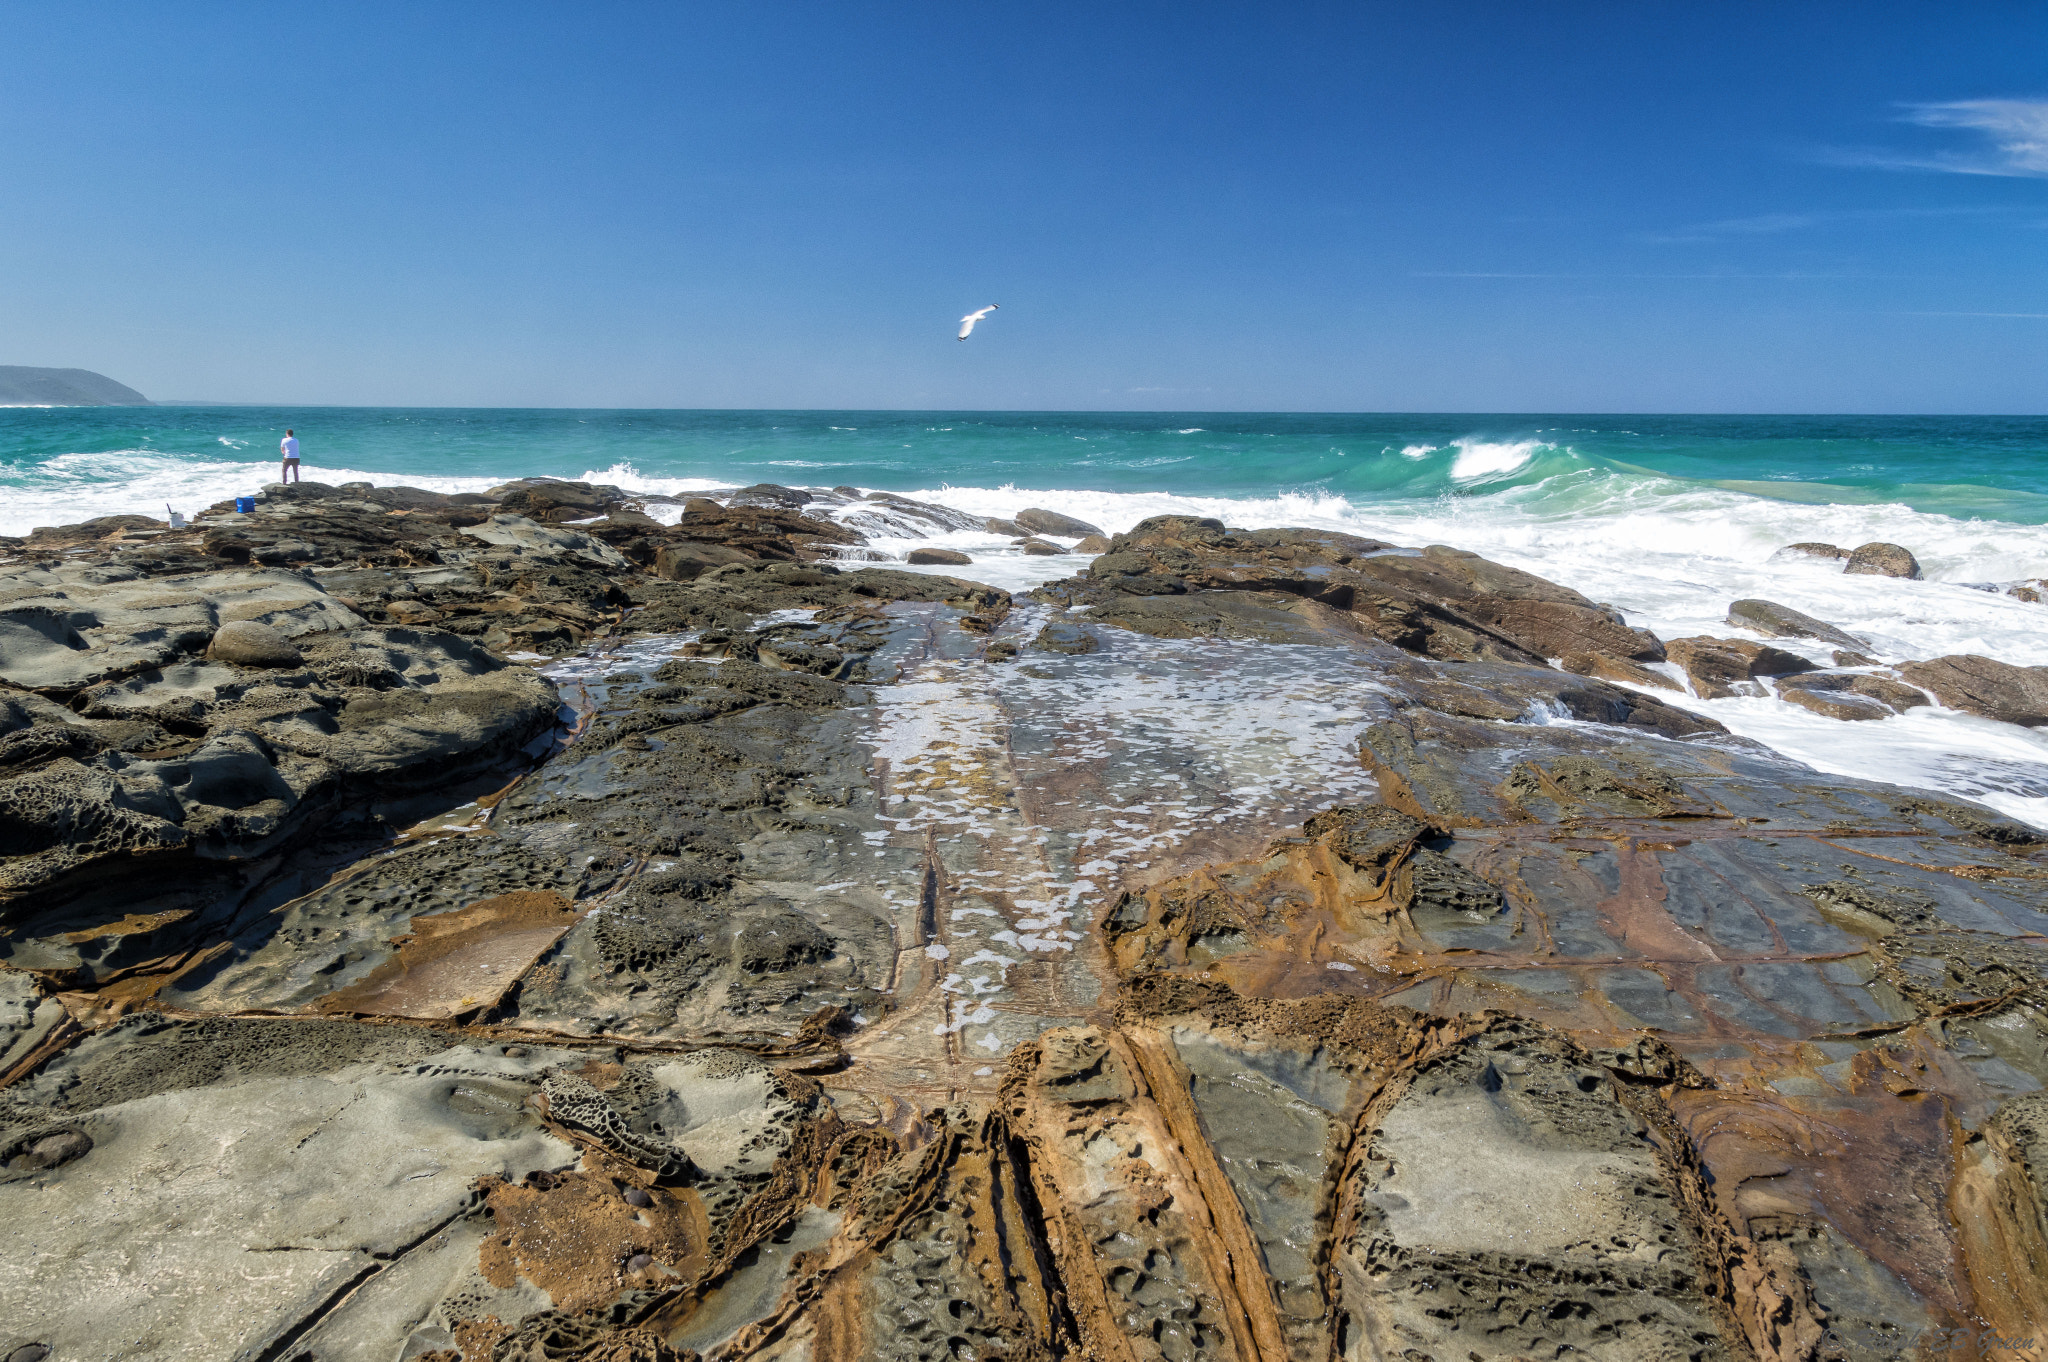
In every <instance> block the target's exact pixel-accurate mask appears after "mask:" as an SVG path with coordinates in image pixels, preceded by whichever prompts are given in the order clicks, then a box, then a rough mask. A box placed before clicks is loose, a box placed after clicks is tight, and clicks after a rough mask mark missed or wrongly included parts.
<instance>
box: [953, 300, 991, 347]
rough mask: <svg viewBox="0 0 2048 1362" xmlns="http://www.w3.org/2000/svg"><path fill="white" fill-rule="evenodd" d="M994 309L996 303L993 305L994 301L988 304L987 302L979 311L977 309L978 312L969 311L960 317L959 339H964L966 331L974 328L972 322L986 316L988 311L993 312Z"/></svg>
mask: <svg viewBox="0 0 2048 1362" xmlns="http://www.w3.org/2000/svg"><path fill="white" fill-rule="evenodd" d="M995 310H996V305H995V304H994V303H990V304H989V305H988V306H987V307H985V308H983V309H982V310H981V311H979V312H970V313H968V314H967V315H966V316H964V317H962V318H961V319H960V339H961V340H966V339H967V333H968V332H970V331H972V330H973V329H974V324H975V323H976V322H978V321H980V320H981V319H982V318H983V317H986V316H987V315H988V314H989V313H991V312H993V311H995Z"/></svg>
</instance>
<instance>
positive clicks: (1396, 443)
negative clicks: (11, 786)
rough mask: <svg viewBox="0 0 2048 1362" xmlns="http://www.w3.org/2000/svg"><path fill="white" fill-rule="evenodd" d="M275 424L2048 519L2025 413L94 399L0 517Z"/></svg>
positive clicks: (358, 457) (580, 454)
mask: <svg viewBox="0 0 2048 1362" xmlns="http://www.w3.org/2000/svg"><path fill="white" fill-rule="evenodd" d="M287 425H290V426H292V427H294V428H296V429H297V431H298V433H299V437H300V439H301V441H302V442H303V445H304V449H305V456H306V464H307V468H308V470H309V472H310V473H311V475H312V476H316V477H317V476H322V472H321V470H347V471H349V472H352V473H357V474H369V475H371V477H372V478H373V480H376V481H379V482H383V481H390V480H406V481H415V482H418V483H420V484H422V485H427V486H438V485H444V484H446V483H447V482H448V481H449V480H462V481H463V482H464V483H465V484H468V483H473V482H475V481H476V480H479V479H481V480H485V481H486V482H495V481H502V480H504V479H507V478H513V477H522V476H528V475H534V474H548V475H553V476H558V477H581V476H585V475H587V474H595V475H604V476H608V479H609V480H611V481H631V480H632V479H633V478H634V477H636V476H637V477H638V478H639V479H641V480H642V481H643V482H646V483H648V485H650V486H651V485H653V484H654V483H656V482H665V481H669V480H690V481H697V482H703V483H728V484H730V483H751V482H763V481H771V482H783V483H797V484H804V483H817V484H827V485H830V484H840V483H852V484H855V485H858V486H862V487H868V488H882V489H887V490H892V491H901V492H909V491H915V490H919V489H927V488H933V487H941V486H948V485H951V486H983V487H996V486H1003V485H1013V486H1016V487H1019V488H1024V489H1032V490H1056V489H1088V490H1093V491H1098V492H1117V493H1144V492H1158V491H1173V492H1178V493H1189V494H1196V495H1204V496H1216V497H1228V498H1262V497H1271V496H1274V495H1278V494H1283V493H1299V494H1325V495H1337V496H1341V497H1344V498H1346V499H1349V500H1352V501H1354V502H1359V501H1368V500H1370V501H1377V500H1384V499H1394V500H1413V499H1427V498H1434V497H1439V496H1443V495H1447V494H1448V495H1453V496H1474V495H1478V496H1484V495H1495V494H1499V493H1502V492H1506V491H1509V490H1511V489H1517V488H1532V487H1538V486H1541V487H1543V488H1544V495H1545V496H1546V497H1549V498H1554V499H1556V500H1557V501H1558V502H1559V504H1560V507H1565V506H1572V507H1579V508H1587V507H1590V506H1592V505H1594V504H1596V503H1599V502H1601V501H1604V500H1610V499H1612V498H1613V497H1614V496H1615V495H1616V494H1617V493H1618V492H1621V491H1623V490H1626V489H1632V488H1637V487H1649V486H1652V485H1654V489H1655V490H1656V491H1658V492H1661V493H1663V494H1666V495H1670V494H1677V493H1682V492H1685V491H1687V490H1691V489H1694V488H1699V487H1718V488H1724V489H1728V490H1733V491H1738V492H1744V493H1747V494H1750V495H1756V496H1761V497H1766V498H1770V499H1774V500H1782V501H1792V502H1799V503H1804V504H1865V505H1868V504H1897V505H1901V506H1905V507H1909V508H1911V509H1914V510H1917V511H1925V512H1932V513H1938V514H1942V515H1947V516H1953V517H1965V518H1968V517H1974V518H1980V519H1991V520H2001V521H2008V522H2013V523H2018V524H2029V525H2038V524H2043V523H2048V419H2044V418H2038V417H2032V418H2030V417H1828V416H1797V417H1784V416H1769V417H1740V416H1737V417H1716V416H1569V415H1497V416H1470V415H1446V416H1430V415H1407V414H1396V415H1328V414H1244V413H1213V412H1169V413H1055V412H955V413H947V412H817V411H792V412H717V411H712V412H700V411H561V410H535V411H506V410H460V409H441V408H435V409H387V408H354V407H329V408H266V407H149V408H111V407H91V408H58V409H34V408H11V409H5V410H0V485H4V486H5V487H6V489H7V490H8V492H9V493H10V494H11V495H10V498H9V499H10V501H12V502H13V508H14V509H13V510H12V511H9V510H4V509H0V520H4V521H5V522H7V523H4V524H0V529H9V528H14V522H16V521H17V520H18V519H19V517H20V515H21V514H23V513H27V512H29V511H32V510H33V511H36V512H38V513H40V512H41V509H42V508H43V507H48V508H49V509H50V511H51V512H54V511H55V510H57V509H58V508H59V507H61V506H67V505H90V506H93V507H99V506H103V505H104V506H107V507H109V508H111V507H112V506H113V505H114V503H116V502H121V501H123V499H124V498H125V500H126V501H127V502H129V503H132V509H135V510H142V511H146V510H148V509H149V508H150V506H151V505H152V504H154V495H153V494H154V492H156V491H159V490H161V491H164V492H166V493H172V492H175V491H177V490H180V489H181V485H183V484H190V490H191V491H193V492H198V491H200V490H201V484H203V483H206V482H209V481H211V479H209V478H207V477H205V476H204V475H206V474H215V475H219V477H220V478H222V479H225V480H227V481H235V482H238V483H247V482H250V480H251V479H259V480H260V479H261V478H262V477H263V473H262V471H261V469H260V468H259V467H257V466H256V465H257V464H258V463H259V462H260V461H261V460H263V459H264V458H266V457H270V456H272V452H273V451H274V450H275V448H276V444H277V440H278V439H279V437H280V436H281V435H282V434H283V432H284V428H285V427H286V426H287ZM1404 451H1406V452H1405V453H1404ZM181 475H182V476H181ZM330 475H331V474H330ZM223 486H225V482H224V483H223ZM240 490H254V485H250V486H247V487H242V488H240ZM145 494H148V495H145ZM231 494H232V491H231V490H222V491H221V492H220V493H219V495H221V496H225V495H231ZM81 499H82V500H81ZM179 509H196V508H193V507H184V506H181V507H180V508H179ZM37 523H49V521H48V520H47V519H45V520H41V521H38V522H37ZM15 532H19V530H18V529H16V530H15Z"/></svg>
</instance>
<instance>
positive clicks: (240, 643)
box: [206, 620, 306, 667]
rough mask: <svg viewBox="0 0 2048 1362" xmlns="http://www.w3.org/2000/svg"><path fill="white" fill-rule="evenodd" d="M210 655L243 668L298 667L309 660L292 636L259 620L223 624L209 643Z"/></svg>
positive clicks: (207, 650) (231, 621) (234, 621)
mask: <svg viewBox="0 0 2048 1362" xmlns="http://www.w3.org/2000/svg"><path fill="white" fill-rule="evenodd" d="M206 655H207V656H208V657H209V658H212V659H213V660H214V661H216V662H232V663H234V664H235V665H236V666H239V667H296V666H299V665H300V664H302V663H303V662H304V661H305V660H306V659H305V656H304V655H303V654H302V653H300V652H299V650H298V649H297V648H294V647H293V646H292V643H291V640H290V639H288V638H286V637H285V636H284V635H283V634H281V633H279V632H278V631H277V630H275V629H273V628H271V627H270V626H269V625H267V624H258V623H257V622H256V621H255V620H230V621H229V622H228V623H226V624H223V625H222V626H221V627H220V628H219V630H218V631H216V632H215V634H214V636H213V641H212V642H211V643H209V644H208V645H207V647H206Z"/></svg>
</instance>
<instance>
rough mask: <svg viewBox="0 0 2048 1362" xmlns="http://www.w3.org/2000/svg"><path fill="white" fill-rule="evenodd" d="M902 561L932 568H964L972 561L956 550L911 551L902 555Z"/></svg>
mask: <svg viewBox="0 0 2048 1362" xmlns="http://www.w3.org/2000/svg"><path fill="white" fill-rule="evenodd" d="M903 561H904V562H906V563H923V564H930V565H934V566H938V565H945V566H951V567H964V566H966V565H967V564H969V563H972V562H973V561H974V560H973V559H972V558H970V557H968V556H967V555H966V554H964V553H962V552H960V551H959V550H958V549H912V550H911V551H910V552H909V553H906V554H904V555H903Z"/></svg>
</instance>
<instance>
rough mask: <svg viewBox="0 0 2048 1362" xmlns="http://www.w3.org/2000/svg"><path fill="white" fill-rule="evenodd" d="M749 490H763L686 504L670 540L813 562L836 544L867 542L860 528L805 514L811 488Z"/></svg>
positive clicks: (767, 557) (778, 559) (765, 557)
mask: <svg viewBox="0 0 2048 1362" xmlns="http://www.w3.org/2000/svg"><path fill="white" fill-rule="evenodd" d="M763 486H764V487H765V486H770V484H763ZM749 490H750V491H754V492H757V493H760V495H758V496H755V497H752V498H749V499H746V500H742V499H740V498H739V497H737V496H736V497H735V498H734V499H733V504H731V505H730V506H720V505H718V504H717V503H716V502H712V501H692V502H690V503H688V504H687V505H686V506H685V507H684V508H683V514H682V516H681V518H680V519H678V520H677V521H676V524H675V527H674V529H673V530H672V531H671V532H670V538H671V540H672V541H693V542H697V543H704V544H716V545H720V546H722V547H724V548H728V549H736V550H738V551H740V552H742V553H744V554H746V555H747V556H749V557H751V558H759V559H768V560H777V561H782V562H811V561H815V560H817V559H819V558H824V557H829V556H830V555H831V553H832V551H833V550H834V549H835V548H837V547H840V546H850V545H858V544H862V543H865V542H866V536H864V535H863V534H862V533H861V532H860V531H859V530H856V529H852V528H850V527H848V526H846V525H842V524H840V523H839V522H837V521H835V520H829V519H825V518H822V517H818V516H812V515H807V514H805V513H804V512H803V510H802V509H801V508H802V507H803V506H806V505H808V504H810V501H811V494H810V493H808V492H798V491H794V490H792V489H790V488H775V489H774V492H775V495H770V494H768V493H765V492H761V491H760V489H758V488H756V489H749ZM785 494H786V495H785ZM792 502H793V503H794V505H792Z"/></svg>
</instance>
